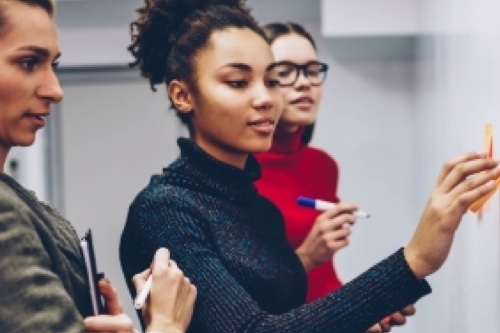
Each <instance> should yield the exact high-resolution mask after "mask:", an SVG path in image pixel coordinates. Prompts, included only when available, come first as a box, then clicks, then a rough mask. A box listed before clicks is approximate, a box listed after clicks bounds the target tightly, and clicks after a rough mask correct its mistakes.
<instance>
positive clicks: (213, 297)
mask: <svg viewBox="0 0 500 333" xmlns="http://www.w3.org/2000/svg"><path fill="white" fill-rule="evenodd" d="M178 144H179V146H180V148H181V156H180V157H179V158H178V159H177V160H176V161H174V162H173V163H172V164H171V165H170V166H169V167H167V168H165V169H164V170H163V173H162V174H161V175H155V176H153V177H152V179H151V181H150V183H149V185H148V186H147V187H146V188H145V189H144V190H143V191H141V192H140V193H139V194H138V196H137V197H136V198H135V200H134V202H133V203H132V205H131V206H130V210H129V215H128V218H127V222H126V225H125V228H124V231H123V234H122V238H121V244H120V260H121V263H122V268H123V272H124V274H125V278H126V280H127V282H128V283H129V290H130V291H131V294H132V296H134V295H135V288H133V286H132V284H131V278H132V276H133V274H134V273H136V272H138V271H142V270H144V269H145V268H147V267H148V266H149V265H150V263H151V260H152V257H153V255H154V253H155V251H156V250H157V249H158V248H159V247H161V246H163V247H167V248H168V249H169V250H170V251H171V256H172V258H173V259H174V260H175V261H176V262H177V264H178V265H179V267H180V268H181V269H182V270H183V271H184V273H185V274H186V276H188V277H189V278H190V279H191V281H192V282H193V283H194V284H195V285H196V286H197V288H198V299H197V301H196V305H195V311H194V315H193V319H192V322H191V325H190V327H189V330H188V332H189V333H212V332H213V333H225V332H227V333H235V332H255V333H257V332H259V333H264V332H265V333H267V332H280V333H288V332H290V333H292V332H297V333H299V332H300V333H307V332H321V333H325V332H336V333H347V332H352V333H361V332H365V331H366V330H367V329H368V328H369V327H370V326H372V325H373V324H374V323H375V322H377V321H379V320H380V319H382V318H383V317H384V316H385V315H387V314H390V313H392V312H394V311H397V310H399V309H401V308H403V307H404V306H406V305H408V304H410V303H414V302H415V301H417V300H418V299H419V298H420V297H422V296H424V295H425V294H427V293H429V292H430V287H429V285H428V284H427V283H426V282H425V281H421V280H418V279H416V278H415V276H414V275H413V273H412V272H411V270H410V269H409V267H408V265H407V263H406V261H405V259H404V256H403V253H402V250H399V251H397V252H396V253H395V254H393V255H392V256H390V257H389V258H387V259H386V260H384V261H383V262H381V263H379V264H377V265H376V266H374V267H372V268H371V269H369V270H368V271H367V272H365V273H364V274H362V275H361V276H360V277H358V278H356V279H355V280H353V281H352V282H350V283H347V284H346V285H345V286H344V287H343V288H341V289H340V290H338V291H336V292H334V293H331V294H329V295H327V296H325V297H323V298H320V299H319V300H317V301H315V302H312V303H308V304H304V299H305V295H306V288H307V280H306V273H305V271H304V268H303V267H302V264H301V262H300V260H299V259H298V257H297V256H296V255H295V252H294V251H293V249H292V248H291V247H290V245H289V244H288V242H287V239H286V236H285V232H284V223H283V218H282V216H281V214H280V212H279V210H278V209H277V208H276V207H275V206H274V205H273V204H272V203H271V202H270V201H268V200H267V199H265V198H264V197H262V196H260V195H259V194H258V193H257V191H256V189H255V187H254V186H253V181H255V180H256V179H258V177H259V176H260V168H259V166H258V164H257V162H256V160H255V159H254V158H253V157H252V156H250V157H249V159H248V162H247V164H246V167H245V168H244V169H243V170H241V169H238V168H236V167H233V166H230V165H228V164H225V163H222V162H220V161H218V160H216V159H215V158H213V157H212V156H210V155H209V154H207V153H205V152H204V151H203V150H202V149H200V148H199V147H198V146H196V145H195V144H194V143H193V142H192V141H190V140H188V139H179V141H178Z"/></svg>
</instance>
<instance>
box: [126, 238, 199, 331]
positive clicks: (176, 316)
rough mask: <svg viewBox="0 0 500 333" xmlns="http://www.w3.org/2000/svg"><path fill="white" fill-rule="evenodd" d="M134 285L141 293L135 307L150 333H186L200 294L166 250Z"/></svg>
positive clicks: (159, 254)
mask: <svg viewBox="0 0 500 333" xmlns="http://www.w3.org/2000/svg"><path fill="white" fill-rule="evenodd" d="M133 282H134V285H135V288H136V289H137V290H138V295H137V297H136V299H135V300H134V305H135V306H136V308H141V309H142V314H143V318H144V322H145V323H146V327H147V330H148V331H159V332H169V330H174V329H175V331H179V332H184V331H185V330H186V329H187V326H188V325H189V322H190V321H191V316H192V314H193V307H194V301H195V299H196V294H197V291H196V287H195V286H193V285H192V284H191V282H190V281H189V279H188V278H187V277H185V276H184V274H183V272H182V271H181V270H180V269H179V267H177V264H176V263H175V262H174V261H173V260H171V259H170V253H169V251H168V250H167V249H165V248H160V249H159V250H158V251H156V254H155V257H154V259H153V263H152V266H151V267H150V268H148V269H146V270H145V271H143V272H142V273H139V274H136V275H135V276H134V278H133Z"/></svg>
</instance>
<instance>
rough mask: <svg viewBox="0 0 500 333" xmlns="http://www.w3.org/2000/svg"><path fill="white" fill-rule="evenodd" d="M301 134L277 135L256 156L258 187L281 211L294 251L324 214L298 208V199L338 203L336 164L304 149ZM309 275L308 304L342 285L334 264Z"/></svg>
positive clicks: (321, 154)
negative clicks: (268, 145) (258, 177)
mask: <svg viewBox="0 0 500 333" xmlns="http://www.w3.org/2000/svg"><path fill="white" fill-rule="evenodd" d="M302 132H303V131H302V130H300V131H297V132H296V133H281V132H276V133H275V135H274V139H273V145H272V147H271V150H270V151H268V152H266V153H262V154H257V155H256V157H257V160H258V161H259V163H260V165H261V167H262V177H261V179H259V180H258V181H257V182H256V186H257V188H258V190H259V192H260V193H261V194H262V195H263V196H265V197H267V198H268V199H269V200H271V201H272V202H273V203H274V204H275V205H277V206H278V207H279V209H280V210H281V212H282V214H283V216H284V219H285V223H286V233H287V237H288V240H289V241H290V243H291V244H292V246H293V247H294V248H297V247H299V246H300V245H301V244H302V242H303V241H304V239H305V238H306V236H307V235H308V233H309V231H310V230H311V228H312V226H313V224H314V222H315V220H316V217H317V216H318V215H319V214H321V212H320V211H316V210H314V209H311V208H307V207H301V206H299V205H297V197H299V196H306V197H309V198H314V199H322V200H327V201H332V202H338V201H339V199H338V197H337V183H338V172H339V171H338V166H337V163H336V162H335V160H333V159H332V158H331V157H330V156H329V155H328V154H326V153H325V152H323V151H321V150H319V149H316V148H312V147H309V146H305V145H304V144H303V143H302V142H301V136H302ZM308 276H309V288H308V293H307V301H308V302H310V301H312V300H314V299H316V298H318V297H321V296H323V295H325V294H326V293H328V292H330V291H332V290H335V289H338V288H340V286H341V285H342V283H341V282H340V280H339V279H338V277H337V274H336V273H335V269H334V267H333V261H332V262H329V261H328V262H326V263H324V264H322V265H320V266H318V267H316V268H314V269H312V270H310V271H309V274H308Z"/></svg>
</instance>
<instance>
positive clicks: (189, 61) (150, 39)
mask: <svg viewBox="0 0 500 333" xmlns="http://www.w3.org/2000/svg"><path fill="white" fill-rule="evenodd" d="M144 2H145V4H144V6H142V7H140V8H139V9H137V13H139V18H138V19H136V20H135V21H133V22H132V23H131V24H130V33H131V37H132V43H131V45H130V46H129V47H128V50H129V51H130V53H132V55H133V57H134V58H135V61H134V62H132V63H131V64H130V66H131V67H138V68H139V69H140V72H141V75H142V76H143V77H145V78H147V79H148V80H149V83H150V86H151V89H152V90H153V91H156V89H155V85H157V84H161V83H165V84H168V83H169V82H170V81H172V80H173V79H179V80H184V81H185V82H187V84H188V85H189V86H190V88H192V89H193V90H194V91H196V90H197V86H196V76H195V73H194V65H193V58H194V56H195V55H196V54H197V52H198V51H199V50H201V49H202V48H204V47H205V46H206V45H207V42H208V40H209V38H210V36H211V34H212V33H213V32H214V31H217V30H224V29H225V28H229V27H237V28H249V29H251V30H253V31H254V32H256V33H257V34H259V35H260V36H262V38H264V39H266V37H265V34H264V32H263V30H262V28H261V27H260V26H259V24H258V23H257V22H256V20H255V19H254V18H253V17H252V15H251V14H250V9H249V8H248V7H247V6H246V5H245V1H244V0H144ZM171 107H172V108H175V107H174V106H173V105H171ZM177 115H178V116H179V117H180V119H181V121H182V122H183V123H185V124H187V125H189V116H186V115H185V114H184V115H183V114H181V113H179V112H177Z"/></svg>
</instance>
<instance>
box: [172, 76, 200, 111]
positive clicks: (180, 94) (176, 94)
mask: <svg viewBox="0 0 500 333" xmlns="http://www.w3.org/2000/svg"><path fill="white" fill-rule="evenodd" d="M167 93H168V95H169V96H170V99H171V101H172V104H173V105H174V107H175V108H176V109H177V110H178V111H179V112H181V113H185V114H187V113H190V112H191V111H193V108H194V107H193V103H192V96H191V91H190V90H189V87H188V85H187V84H186V83H185V82H183V81H179V80H172V81H170V83H169V85H168V87H167Z"/></svg>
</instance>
